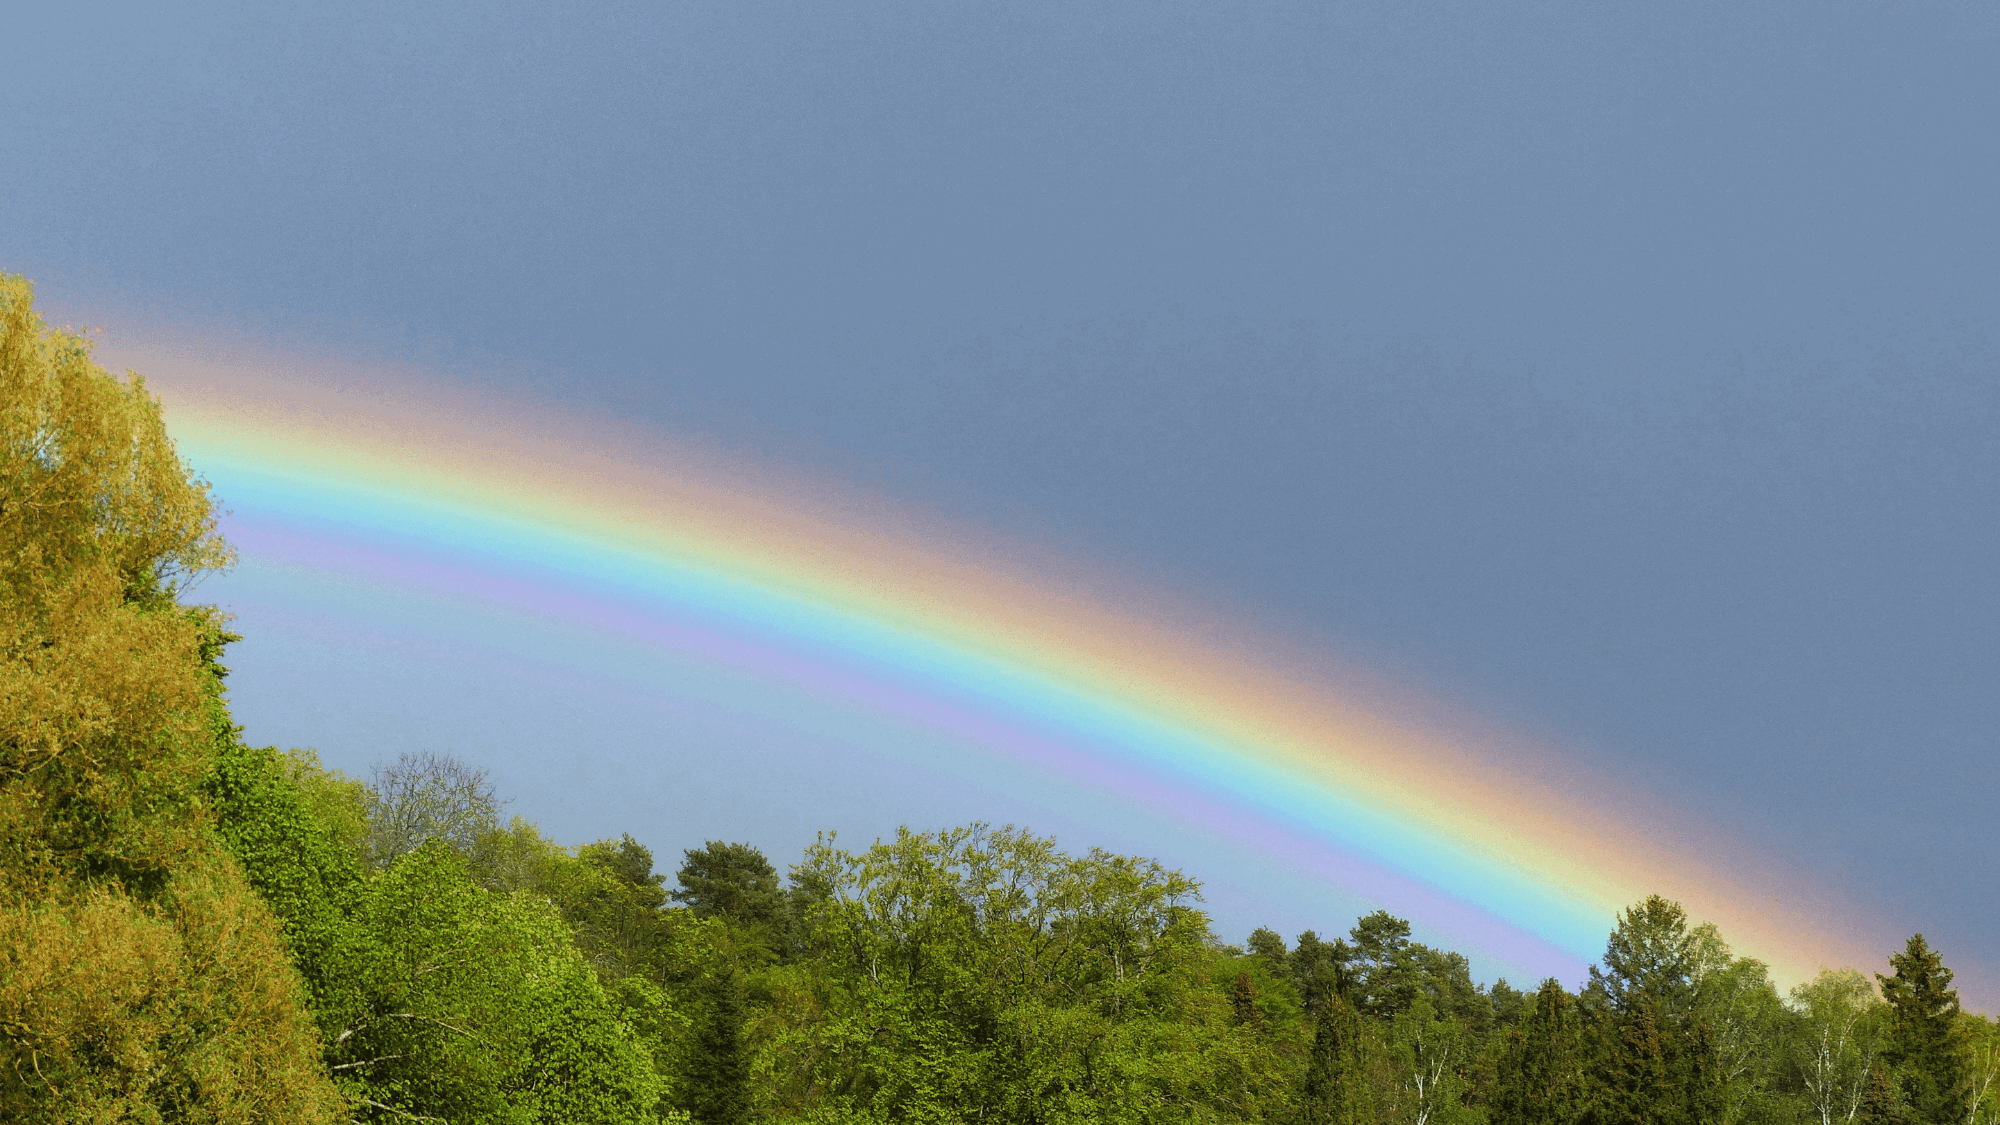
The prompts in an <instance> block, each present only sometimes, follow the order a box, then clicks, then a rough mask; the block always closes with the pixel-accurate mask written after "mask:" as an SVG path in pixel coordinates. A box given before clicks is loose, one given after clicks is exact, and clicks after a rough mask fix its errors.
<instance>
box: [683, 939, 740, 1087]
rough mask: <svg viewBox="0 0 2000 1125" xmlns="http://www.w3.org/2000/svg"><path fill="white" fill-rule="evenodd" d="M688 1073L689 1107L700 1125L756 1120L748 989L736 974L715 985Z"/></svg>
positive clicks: (721, 976)
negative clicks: (746, 1020)
mask: <svg viewBox="0 0 2000 1125" xmlns="http://www.w3.org/2000/svg"><path fill="white" fill-rule="evenodd" d="M707 992H708V995H707V997H706V999H707V1004H706V1005H705V1010H704V1011H703V1012H702V1015H701V1023H700V1026H699V1028H698V1029H697V1032H696V1039H695V1049H694V1057H693V1060H692V1065H691V1066H690V1067H689V1073H688V1093H687V1108H688V1111H689V1112H690V1113H692V1114H693V1115H694V1119H695V1121H696V1123H697V1125H742V1122H744V1121H747V1120H749V1118H750V1059H749V1056H748V1054H747V1052H745V1050H744V1046H743V985H742V982H741V981H739V980H737V978H736V975H735V974H734V973H733V972H728V971H723V972H718V973H717V974H716V975H715V976H714V977H712V978H711V979H710V981H709V985H708V988H707Z"/></svg>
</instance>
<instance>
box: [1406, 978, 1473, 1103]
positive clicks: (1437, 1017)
mask: <svg viewBox="0 0 2000 1125" xmlns="http://www.w3.org/2000/svg"><path fill="white" fill-rule="evenodd" d="M1466 1039H1467V1036H1466V1033H1465V1025H1464V1024H1461V1023H1459V1022H1458V1021H1457V1020H1455V1019H1452V1018H1451V1017H1450V1016H1446V1015H1443V1014H1441V1013H1440V1012H1438V1010H1437V1008H1436V1007H1435V1006H1434V1005H1432V1003H1431V1001H1430V998H1429V997H1427V996H1419V997H1417V998H1416V999H1415V1000H1414V1001H1412V1002H1411V1004H1410V1006H1409V1008H1408V1009H1406V1010H1405V1011H1403V1012H1400V1013H1398V1014H1397V1015H1396V1017H1395V1019H1394V1021H1393V1022H1392V1023H1391V1025H1390V1039H1389V1048H1390V1057H1391V1059H1392V1060H1393V1062H1394V1064H1395V1067H1396V1076H1397V1080H1398V1085H1399V1089H1398V1090H1397V1093H1398V1094H1399V1095H1400V1097H1399V1098H1398V1100H1399V1101H1400V1102H1401V1103H1402V1106H1403V1109H1404V1112H1403V1115H1402V1116H1403V1119H1404V1120H1406V1121H1409V1122H1410V1123H1411V1125H1450V1123H1453V1122H1458V1121H1463V1120H1465V1119H1466V1118H1467V1116H1468V1113H1467V1109H1466V1105H1465V1094H1466V1088H1467V1086H1468V1085H1469V1083H1468V1081H1467V1078H1466V1074H1467V1072H1468V1071H1469V1070H1470V1065H1469V1063H1470V1059H1469V1057H1468V1054H1469V1052H1468V1050H1467V1047H1466Z"/></svg>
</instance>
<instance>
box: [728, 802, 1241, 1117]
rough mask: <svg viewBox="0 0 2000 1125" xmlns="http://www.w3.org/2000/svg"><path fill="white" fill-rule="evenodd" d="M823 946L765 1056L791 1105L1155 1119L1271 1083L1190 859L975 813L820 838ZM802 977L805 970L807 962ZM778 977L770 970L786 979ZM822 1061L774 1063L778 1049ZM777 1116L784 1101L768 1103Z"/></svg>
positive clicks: (817, 880) (793, 972) (813, 871)
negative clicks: (1065, 839)
mask: <svg viewBox="0 0 2000 1125" xmlns="http://www.w3.org/2000/svg"><path fill="white" fill-rule="evenodd" d="M795 878H800V879H801V881H802V882H811V883H814V884H815V885H818V886H821V887H823V888H825V889H826V891H827V897H826V898H825V899H824V900H823V901H821V902H820V903H819V904H818V905H817V906H815V907H814V908H813V910H812V912H811V915H810V919H809V927H810V928H809V939H810V940H809V948H810V949H811V951H812V952H811V957H810V960H809V961H807V962H804V963H801V964H798V965H795V966H793V967H792V968H791V969H789V970H787V971H786V972H784V973H780V974H775V975H776V978H777V980H778V981H779V982H780V983H782V982H786V981H798V984H797V989H798V991H796V992H794V991H789V990H786V991H782V992H780V993H779V994H778V995H776V996H774V1000H773V1005H774V1008H775V1009H776V1010H777V1011H778V1012H781V1013H784V1016H785V1018H784V1020H783V1021H782V1022H781V1023H779V1024H778V1025H777V1026H775V1027H773V1028H772V1030H771V1031H770V1032H769V1033H768V1038H766V1039H765V1040H764V1042H763V1043H762V1044H760V1048H759V1061H758V1062H757V1064H756V1067H755V1069H756V1071H757V1072H758V1073H760V1074H769V1075H771V1076H772V1078H771V1079H770V1085H767V1086H766V1087H765V1089H767V1090H771V1091H773V1094H772V1096H775V1095H776V1094H777V1093H778V1092H780V1091H783V1092H785V1094H784V1096H786V1097H787V1098H788V1099H789V1103H788V1104H789V1105H792V1106H800V1105H806V1104H811V1105H817V1106H819V1107H821V1109H822V1110H823V1111H824V1112H829V1113H832V1112H836V1111H838V1112H851V1113H867V1114H870V1115H873V1116H874V1117H876V1118H880V1119H889V1120H936V1121H954V1120H967V1119H972V1118H974V1117H977V1116H983V1117H984V1118H985V1119H987V1120H1002V1121H1010V1120H1011V1121H1035V1120H1142V1119H1159V1118H1162V1117H1186V1116H1189V1115H1195V1116H1200V1115H1202V1114H1208V1115H1211V1116H1213V1115H1216V1114H1220V1113H1222V1111H1223V1108H1224V1107H1236V1108H1235V1109H1232V1110H1231V1113H1232V1115H1234V1114H1240V1113H1242V1112H1245V1111H1244V1110H1243V1108H1242V1107H1245V1106H1249V1107H1252V1108H1254V1107H1255V1106H1257V1105H1259V1104H1267V1103H1266V1101H1265V1100H1266V1099H1275V1097H1276V1096H1277V1093H1278V1092H1277V1090H1276V1089H1275V1088H1274V1086H1273V1084H1272V1083H1270V1082H1269V1081H1267V1079H1268V1075H1267V1074H1265V1073H1264V1072H1263V1071H1260V1070H1258V1069H1257V1067H1258V1066H1259V1064H1260V1062H1261V1061H1262V1060H1264V1059H1266V1058H1268V1057H1269V1055H1270V1053H1271V1051H1270V1045H1269V1044H1268V1043H1266V1042H1264V1041H1263V1040H1262V1039H1261V1038H1260V1037H1259V1036H1258V1034H1257V1032H1256V1031H1255V1030H1254V1029H1252V1028H1249V1027H1245V1026H1239V1025H1236V1024H1235V1023H1234V1022H1233V1020H1232V1019H1231V1015H1232V1013H1231V1010H1230V1007H1229V1004H1228V1000H1227V996H1226V994H1225V992H1224V990H1223V989H1221V988H1218V987H1216V986H1215V985H1214V983H1213V978H1212V975H1211V974H1212V970H1213V968H1214V964H1215V960H1216V958H1217V957H1218V956H1220V953H1219V951H1218V950H1217V949H1216V948H1215V947H1214V946H1213V944H1212V939H1211V936H1210V934H1209V932H1208V926H1207V919H1206V917H1205V916H1204V915H1203V914H1202V913H1201V912H1200V911H1199V910H1197V909H1195V907H1194V905H1193V901H1194V899H1195V896H1196V894H1197V890H1198V888H1197V887H1196V885H1195V884H1194V883H1193V882H1192V881H1191V880H1188V879H1187V878H1186V877H1184V876H1182V875H1180V874H1179V873H1178V872H1173V871H1168V870H1166V869H1165V868H1162V867H1161V866H1159V865H1158V864H1157V863H1154V862H1152V861H1149V860H1145V859H1141V858H1138V857H1130V856H1115V855H1110V854H1107V853H1104V852H1100V851H1093V852H1090V853H1089V854H1087V855H1081V856H1072V855H1067V854H1065V853H1063V852H1061V851H1059V850H1058V849H1057V848H1056V847H1055V844H1054V841H1052V840H1049V839H1046V838H1041V837H1036V836H1033V835H1031V834H1029V833H1026V832H1020V831H1015V830H1013V829H1006V828H1003V829H998V830H995V829H990V828H988V827H986V826H984V825H969V826H966V827H963V828H954V829H949V830H946V831H943V832H938V833H916V832H911V831H909V830H907V829H904V830H902V831H900V832H898V833H897V836H896V838H895V839H894V840H891V841H878V842H877V843H876V844H875V845H874V846H872V847H870V848H868V849H866V850H865V851H862V852H860V853H849V852H846V851H844V850H842V849H840V848H838V847H836V846H834V843H833V841H832V840H831V839H828V838H822V839H821V841H820V842H819V843H817V844H815V845H814V846H813V847H812V848H810V849H808V851H807V855H806V859H805V861H804V862H803V863H801V864H800V865H799V867H798V868H795ZM800 978H803V979H800ZM774 987H776V986H775V985H774ZM788 1058H789V1059H796V1060H801V1062H802V1063H804V1064H805V1066H806V1067H809V1071H807V1072H806V1073H799V1072H797V1071H794V1072H791V1073H789V1074H780V1073H779V1072H780V1070H781V1060H783V1059H788ZM759 1108H760V1112H762V1113H764V1114H765V1115H767V1116H772V1117H776V1116H781V1113H780V1110H781V1109H782V1108H784V1107H783V1106H779V1105H772V1104H769V1103H768V1102H767V1103H761V1104H760V1107H759Z"/></svg>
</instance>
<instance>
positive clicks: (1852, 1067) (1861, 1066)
mask: <svg viewBox="0 0 2000 1125" xmlns="http://www.w3.org/2000/svg"><path fill="white" fill-rule="evenodd" d="M1791 1001H1792V1007H1793V1009H1794V1010H1795V1011H1797V1012H1798V1013H1799V1017H1800V1019H1799V1027H1798V1030H1797V1033H1796V1034H1795V1035H1793V1036H1792V1038H1791V1044H1790V1045H1791V1053H1792V1065H1793V1067H1794V1069H1795V1071H1796V1073H1797V1075H1798V1079H1799V1084H1800V1086H1801V1087H1802V1088H1803V1089H1804V1091H1805V1095H1806V1101H1807V1104H1808V1105H1809V1106H1810V1108H1811V1112H1812V1115H1813V1117H1814V1118H1815V1119H1817V1120H1818V1121H1819V1123H1820V1125H1833V1123H1834V1122H1836V1121H1853V1120H1857V1119H1858V1118H1859V1116H1860V1114H1861V1109H1862V1102H1863V1100H1864V1099H1865V1098H1866V1097H1867V1094H1868V1088H1869V1086H1868V1083H1869V1076H1870V1075H1871V1074H1872V1073H1873V1072H1874V1070H1875V1068H1876V1063H1877V1061H1878V1059H1879V1056H1880V1052H1881V1044H1882V1035H1883V1032H1884V1030H1885V1025H1884V1020H1883V1018H1882V1017H1883V1010H1882V1002H1881V1001H1880V1000H1879V999H1877V998H1876V996H1875V988H1874V986H1873V985H1871V984H1869V983H1868V978H1867V977H1864V976H1862V975H1861V974H1860V973H1859V972H1856V971H1855V970H1853V969H1838V970H1835V969H1828V970H1825V971H1824V972H1821V973H1820V975H1819V976H1817V977H1815V978H1814V979H1812V980H1810V981H1808V982H1806V983H1805V984H1801V985H1799V986H1798V987H1796V988H1794V989H1792V994H1791Z"/></svg>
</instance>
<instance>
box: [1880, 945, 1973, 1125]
mask: <svg viewBox="0 0 2000 1125" xmlns="http://www.w3.org/2000/svg"><path fill="white" fill-rule="evenodd" d="M1889 965H1890V967H1891V968H1892V969H1894V970H1895V971H1894V972H1893V973H1892V974H1890V975H1889V976H1886V977H1885V976H1882V975H1881V974H1879V973H1878V974H1876V977H1875V979H1876V980H1877V981H1879V982H1881V985H1882V998H1883V999H1884V1000H1886V1001H1888V1003H1889V1042H1888V1044H1887V1048H1886V1050H1885V1051H1884V1052H1883V1053H1884V1054H1885V1056H1886V1057H1887V1061H1888V1062H1889V1064H1890V1065H1891V1066H1894V1067H1895V1068H1896V1072H1897V1077H1898V1078H1899V1079H1900V1082H1899V1085H1900V1086H1901V1088H1902V1095H1903V1098H1902V1100H1903V1103H1904V1108H1905V1115H1906V1117H1907V1120H1908V1121H1909V1122H1910V1123H1911V1125H1960V1123H1962V1122H1964V1121H1965V1120H1967V1118H1968V1117H1969V1116H1970V1111H1971V1107H1970V1106H1969V1104H1968V1101H1969V1098H1970V1081H1971V1074H1970V1071H1971V1060H1970V1058H1969V1057H1968V1054H1969V1053H1968V1050H1967V1044H1966V1042H1965V1037H1964V1034H1963V1032H1962V1030H1961V1028H1960V1026H1959V1004H1958V990H1957V989H1955V988H1953V987H1951V979H1952V971H1951V970H1950V969H1947V968H1945V967H1944V958H1942V957H1940V956H1939V955H1938V953H1937V951H1936V950H1933V949H1932V948H1931V947H1930V945H1929V944H1928V943H1926V942H1925V941H1924V935H1922V934H1914V935H1912V936H1911V937H1910V940H1909V942H1908V943H1906V944H1905V945H1904V947H1903V951H1902V952H1901V953H1891V954H1890V955H1889Z"/></svg>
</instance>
